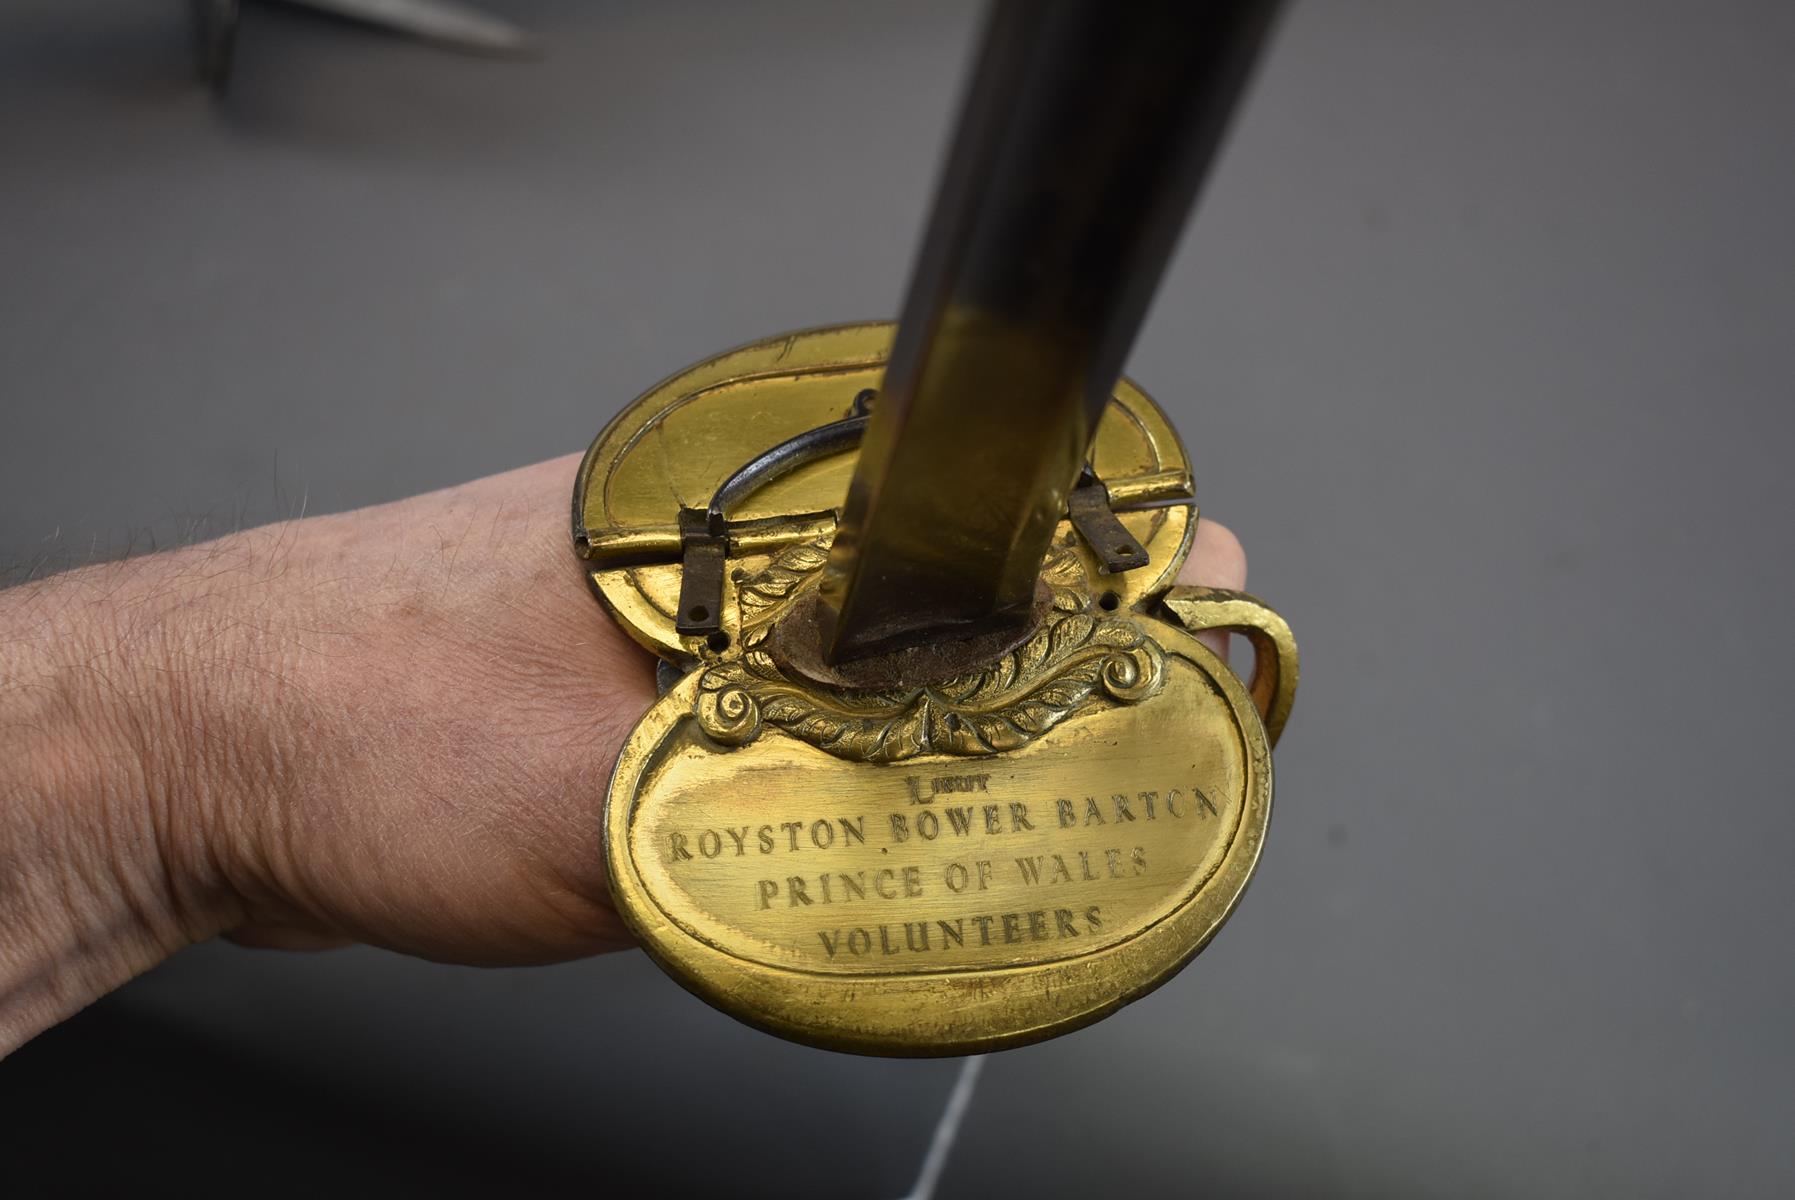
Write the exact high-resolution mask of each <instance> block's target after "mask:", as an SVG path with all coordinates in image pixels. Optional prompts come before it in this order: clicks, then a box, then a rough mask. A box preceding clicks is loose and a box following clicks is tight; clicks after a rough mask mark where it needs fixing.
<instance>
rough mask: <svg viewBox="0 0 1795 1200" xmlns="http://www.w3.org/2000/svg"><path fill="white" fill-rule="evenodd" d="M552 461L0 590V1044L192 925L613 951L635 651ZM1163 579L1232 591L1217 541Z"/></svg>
mask: <svg viewBox="0 0 1795 1200" xmlns="http://www.w3.org/2000/svg"><path fill="white" fill-rule="evenodd" d="M578 461H579V460H578V456H568V457H565V458H560V459H555V460H552V461H549V462H545V463H540V464H537V465H535V466H531V467H525V468H523V469H521V470H516V471H510V472H507V473H505V474H502V475H494V476H491V477H488V478H485V479H480V480H476V481H474V482H472V483H468V484H464V485H461V486H459V487H453V488H448V489H445V490H443V491H439V492H433V493H430V494H427V495H423V496H416V497H412V498H410V499H406V500H401V501H398V502H396V503H392V504H386V505H381V506H378V507H374V508H367V509H361V510H358V511H355V512H349V513H343V514H339V515H334V516H324V517H311V518H306V519H303V520H298V521H292V522H288V523H285V524H282V525H277V526H269V527H266V528H263V529H256V530H250V531H247V532H244V533H239V534H234V535H231V536H229V537H226V538H222V539H219V540H218V541H215V542H210V543H206V544H204V545H200V546H194V547H189V548H186V549H182V550H179V551H174V552H169V553H164V554H158V555H153V556H150V557H147V558H143V559H137V560H131V561H127V562H124V563H114V564H106V565H102V566H97V567H90V568H86V569H84V570H81V571H76V572H71V573H70V574H68V575H64V576H59V577H56V578H52V579H49V580H44V581H41V582H37V583H32V584H28V585H25V586H22V587H18V588H13V589H11V590H8V591H6V592H0V802H3V807H0V861H8V862H10V863H11V864H12V866H13V867H14V868H15V869H14V870H12V872H11V874H10V875H8V876H7V877H6V878H5V879H0V929H4V930H5V931H6V933H5V936H4V940H3V941H0V1053H4V1052H5V1051H6V1050H8V1049H10V1048H12V1047H13V1046H15V1045H17V1044H18V1043H19V1042H22V1041H23V1040H24V1039H25V1038H27V1037H29V1036H31V1034H33V1033H35V1032H36V1031H37V1030H39V1029H42V1028H44V1027H45V1026H47V1025H49V1024H51V1023H53V1022H54V1021H56V1020H59V1019H61V1018H62V1017H63V1016H66V1015H68V1014H69V1013H70V1012H73V1011H74V1010H75V1009H77V1008H79V1007H80V1006H81V1005H83V1004H85V1003H87V1002H88V1001H90V1000H92V999H94V998H95V997H97V996H98V995H101V994H103V993H104V992H105V991H107V990H110V989H111V988H113V987H116V986H117V985H118V984H120V983H122V982H124V981H125V980H126V979H128V978H130V977H131V976H132V975H133V974H136V973H137V972H139V971H141V970H144V969H146V968H147V967H149V966H151V965H153V964H154V963H155V962H157V961H159V960H160V959H161V958H163V957H166V956H167V955H168V954H171V953H173V952H174V951H175V950H177V949H179V948H180V947H181V946H183V945H186V944H188V943H191V942H194V941H198V940H203V939H205V938H208V937H212V936H216V935H218V934H221V933H223V934H227V935H228V936H231V937H233V938H234V939H235V940H237V941H240V942H243V943H246V944H250V945H260V946H276V947H285V948H296V949H297V948H318V947H325V946H330V945H338V944H343V943H346V942H350V941H362V942H368V943H371V944H374V945H379V946H385V947H388V948H390V949H394V950H399V951H402V952H404V953H408V954H415V955H420V956H423V957H426V958H431V959H437V960H442V961H452V962H464V963H475V964H501V963H532V962H550V961H556V960H560V959H567V958H573V957H578V956H581V955H586V954H593V953H597V952H600V951H605V950H611V949H617V948H620V947H623V946H626V945H628V944H630V938H629V935H628V933H627V931H626V930H625V928H624V926H623V924H622V921H621V920H620V918H619V917H618V915H617V913H616V911H615V910H614V909H613V908H612V907H611V903H610V896H609V891H608V888H607V885H606V880H605V873H604V856H603V853H602V849H601V844H600V839H601V833H600V829H601V814H602V808H603V804H604V796H605V791H606V787H607V784H608V781H609V778H610V772H611V768H612V765H613V764H614V762H615V761H616V757H617V753H618V751H619V749H620V748H621V746H622V744H623V742H624V739H625V738H626V737H627V736H628V734H629V731H630V729H631V728H632V727H633V726H634V724H635V722H636V720H637V719H638V718H639V717H640V716H641V715H642V713H643V711H644V710H646V708H647V707H648V706H649V705H650V704H651V703H652V702H653V700H654V695H655V691H654V669H653V668H654V660H653V659H652V657H651V656H650V655H648V654H647V652H645V651H644V650H642V649H641V648H639V647H638V646H636V645H635V644H634V643H633V642H632V641H630V639H629V638H628V636H627V635H626V634H625V633H624V632H623V631H622V630H621V629H620V628H619V627H618V626H617V624H616V623H615V622H613V621H612V620H611V619H610V618H609V617H608V616H607V615H606V614H605V613H604V611H603V609H602V608H601V607H600V606H599V605H598V603H597V602H596V601H595V600H594V599H593V597H592V595H591V593H590V591H589V590H588V588H587V586H586V584H585V581H584V579H583V577H582V573H581V568H580V564H579V562H578V560H576V559H575V558H574V556H573V553H572V551H571V549H570V546H569V542H568V535H567V528H566V518H565V512H566V508H567V497H568V495H569V494H570V492H571V489H572V485H573V475H574V471H575V469H576V467H577V465H578ZM1179 578H1180V582H1183V583H1201V584H1208V585H1211V586H1217V587H1225V588H1235V589H1238V588H1240V587H1242V586H1244V584H1245V579H1246V560H1245V557H1244V555H1243V553H1242V551H1241V548H1240V545H1239V543H1238V542H1237V541H1236V540H1235V538H1234V536H1233V535H1232V534H1231V533H1229V532H1228V530H1227V529H1225V528H1224V527H1223V526H1220V525H1218V524H1216V523H1214V522H1212V521H1207V520H1205V521H1203V522H1201V523H1200V524H1199V525H1198V528H1197V535H1196V541H1195V544H1194V546H1193V548H1192V551H1191V554H1190V556H1189V558H1188V560H1187V561H1186V563H1185V566H1184V570H1183V571H1182V572H1181V574H1180V577H1179ZM1204 636H1205V637H1208V638H1210V639H1212V642H1213V639H1214V638H1215V637H1216V636H1217V635H1204Z"/></svg>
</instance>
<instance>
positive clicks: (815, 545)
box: [736, 538, 833, 625]
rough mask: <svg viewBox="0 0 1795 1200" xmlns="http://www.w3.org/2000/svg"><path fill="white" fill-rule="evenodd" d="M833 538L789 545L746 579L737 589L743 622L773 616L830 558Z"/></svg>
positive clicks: (737, 598)
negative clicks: (830, 544) (830, 546)
mask: <svg viewBox="0 0 1795 1200" xmlns="http://www.w3.org/2000/svg"><path fill="white" fill-rule="evenodd" d="M832 540H833V539H832V538H819V539H817V540H816V541H814V542H805V543H803V544H801V545H797V546H787V547H785V548H784V549H782V550H780V551H779V553H777V554H775V555H774V556H773V560H772V561H771V562H769V563H768V564H767V565H766V566H765V567H763V568H761V569H760V570H759V571H757V572H755V573H754V574H753V575H751V576H750V577H748V578H747V579H744V580H743V581H742V582H741V584H740V586H738V587H737V588H736V603H737V604H738V605H740V607H741V610H742V623H743V624H744V625H745V624H748V623H750V622H752V621H756V620H758V619H759V618H761V617H763V616H768V615H770V614H771V613H772V612H773V611H774V610H776V609H777V608H778V607H779V606H780V605H782V604H784V603H785V602H786V601H787V600H789V599H791V597H792V594H793V593H794V592H796V591H797V590H798V589H799V588H800V587H802V586H803V585H804V582H805V581H806V580H808V579H809V578H810V577H811V576H812V575H815V574H816V573H817V572H818V571H820V570H822V569H823V564H824V563H826V562H828V561H829V543H830V542H831V541H832Z"/></svg>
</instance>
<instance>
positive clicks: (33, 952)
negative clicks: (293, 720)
mask: <svg viewBox="0 0 1795 1200" xmlns="http://www.w3.org/2000/svg"><path fill="white" fill-rule="evenodd" d="M195 553H196V552H195V551H183V552H179V553H176V554H173V555H159V556H154V557H151V558H147V559H143V560H138V561H134V562H126V563H116V564H107V565H104V566H100V567H94V568H88V569H86V570H82V571H77V572H72V573H70V574H68V575H65V576H60V577H56V578H52V579H49V580H45V581H42V582H39V583H34V584H30V585H26V586H25V587H22V588H15V589H12V590H9V591H7V592H4V593H0V628H4V629H5V630H6V631H7V635H8V638H7V641H6V642H5V644H4V645H0V860H4V862H5V863H6V868H7V874H6V875H5V877H4V878H0V1054H3V1053H5V1052H6V1051H8V1050H10V1049H11V1048H12V1047H14V1046H16V1045H17V1044H18V1043H20V1042H22V1041H24V1040H25V1039H26V1038H28V1037H30V1036H31V1035H32V1034H34V1033H36V1032H37V1031H38V1030H40V1029H42V1028H44V1027H46V1026H48V1025H50V1024H53V1023H54V1022H56V1021H57V1020H60V1019H62V1018H63V1017H65V1016H67V1015H69V1014H70V1013H72V1012H74V1011H76V1010H78V1009H79V1008H81V1007H83V1006H84V1005H86V1004H87V1003H89V1002H90V1001H92V1000H94V999H96V998H98V997H99V996H101V995H103V994H104V993H106V992H107V991H109V990H111V989H112V988H114V987H117V986H118V985H120V984H122V983H124V982H125V981H127V980H128V979H130V978H131V977H133V976H134V975H136V974H138V973H140V972H142V971H144V970H146V969H148V968H149V967H151V966H153V965H155V964H156V963H157V962H159V961H161V960H162V959H163V958H166V957H167V956H168V955H169V954H172V953H173V952H174V951H176V950H178V949H180V948H181V947H183V946H185V945H188V944H190V943H192V942H194V941H198V940H202V939H204V938H207V937H211V936H213V935H214V934H216V933H218V932H220V931H221V930H223V929H226V928H229V927H230V926H232V925H234V924H236V923H237V921H239V920H240V919H241V903H240V901H238V899H237V898H236V894H235V892H234V890H233V889H232V887H231V886H230V876H231V863H232V861H233V859H234V855H233V853H232V851H231V849H230V838H231V836H232V831H233V830H235V829H237V828H239V827H240V826H241V824H242V821H241V818H240V814H241V813H242V812H243V811H245V808H244V806H245V804H246V803H248V802H250V795H249V794H250V793H252V792H256V791H260V790H262V789H264V788H266V787H267V786H268V783H269V781H270V780H271V778H272V774H271V772H269V771H267V770H266V769H265V768H264V766H263V764H262V763H260V762H258V761H256V760H257V759H258V758H260V757H261V756H260V755H259V753H258V751H257V750H256V749H255V748H256V747H258V746H262V745H265V744H266V739H262V738H258V737H255V736H253V735H250V733H249V731H250V730H251V729H252V728H254V726H255V724H256V723H257V722H258V721H260V720H262V717H261V714H260V712H259V711H258V709H259V708H260V707H261V706H260V705H259V702H258V701H256V700H255V699H253V698H252V697H251V694H250V693H251V692H252V691H253V689H254V688H255V687H256V686H257V685H256V683H255V681H256V680H258V679H259V678H261V677H262V672H260V671H258V670H256V669H253V668H254V664H251V663H248V662H245V661H243V657H242V642H243V633H242V630H243V629H244V628H247V627H249V626H250V625H252V624H253V622H245V621H243V620H242V619H241V617H242V614H241V613H233V612H232V611H231V609H232V607H233V606H232V604H231V603H229V602H227V600H228V597H229V596H230V589H211V588H208V589H204V590H202V591H201V592H200V593H198V594H196V593H195V591H194V590H193V589H192V587H191V586H190V585H191V583H192V579H193V575H194V572H193V567H194V565H195V564H194V561H191V560H192V557H193V556H194V555H195ZM184 559H187V560H189V561H183V560H184ZM177 582H180V583H182V584H184V585H186V586H183V587H180V588H176V587H174V586H172V585H173V584H175V583H177ZM238 590H239V591H240V589H238ZM177 596H178V597H179V598H178V599H177V598H176V597H177ZM233 666H235V667H236V668H238V669H237V670H234V671H233V670H232V669H231V668H232V667H233ZM227 731H228V732H229V734H230V736H229V737H226V736H224V735H225V734H226V732H227Z"/></svg>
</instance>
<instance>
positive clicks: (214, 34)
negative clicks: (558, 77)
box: [192, 0, 539, 91]
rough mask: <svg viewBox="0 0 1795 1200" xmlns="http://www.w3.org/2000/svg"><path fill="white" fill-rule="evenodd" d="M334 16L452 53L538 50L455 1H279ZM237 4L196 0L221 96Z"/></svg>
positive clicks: (211, 77) (208, 75) (201, 50)
mask: <svg viewBox="0 0 1795 1200" xmlns="http://www.w3.org/2000/svg"><path fill="white" fill-rule="evenodd" d="M279 2H281V3H285V4H288V5H291V6H292V7H295V8H309V9H311V10H313V11H314V12H321V13H325V14H328V15H330V16H333V17H342V18H344V19H346V20H350V21H359V22H361V23H363V24H365V25H374V26H378V27H379V28H382V29H386V30H388V31H390V32H393V33H397V34H400V35H402V36H405V37H412V38H417V39H419V40H420V41H426V42H434V43H435V44H437V45H439V46H444V47H447V48H449V49H451V50H461V51H465V52H467V53H470V54H488V55H494V56H499V57H522V56H527V55H531V54H534V53H536V52H537V51H538V49H539V43H538V42H537V40H536V38H535V36H534V35H533V34H531V33H530V32H528V31H527V30H524V29H520V28H519V27H518V26H516V25H513V24H511V23H510V22H509V21H505V20H501V19H500V18H498V17H493V16H488V15H487V14H486V13H483V12H481V11H480V10H478V9H476V8H472V7H470V6H468V5H466V4H461V3H457V0H279ZM241 10H242V5H241V4H240V3H239V0H192V11H193V27H194V33H195V37H196V40H197V51H198V57H199V75H200V78H201V79H203V80H205V81H206V82H207V83H208V84H210V85H211V86H212V88H213V90H214V91H222V90H223V89H224V87H225V85H226V84H227V83H229V82H230V76H231V57H232V51H233V49H234V48H235V46H236V39H237V25H238V23H239V20H240V18H241V15H242V11H241Z"/></svg>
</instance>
